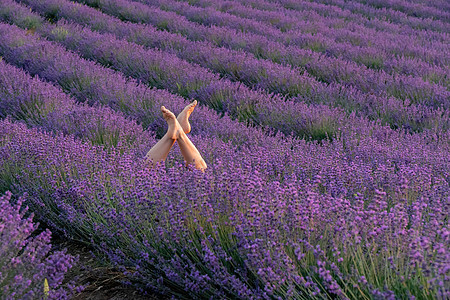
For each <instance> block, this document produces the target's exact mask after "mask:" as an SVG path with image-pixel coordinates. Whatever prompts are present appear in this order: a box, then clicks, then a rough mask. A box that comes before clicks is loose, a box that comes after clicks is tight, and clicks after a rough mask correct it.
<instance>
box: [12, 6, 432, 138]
mask: <svg viewBox="0 0 450 300" xmlns="http://www.w3.org/2000/svg"><path fill="white" fill-rule="evenodd" d="M28 3H29V4H30V5H32V7H33V8H36V9H38V10H39V11H44V12H46V13H47V14H52V16H55V15H56V16H58V17H70V18H72V19H74V20H77V21H78V22H80V23H88V24H89V25H91V26H92V27H93V28H95V29H98V28H100V30H101V31H108V32H112V33H114V34H116V36H119V37H126V38H127V39H128V40H131V41H137V42H139V43H140V44H144V45H149V46H159V48H162V49H164V50H169V51H170V50H173V48H172V47H176V50H175V51H176V54H177V55H178V56H179V57H181V58H187V59H189V60H190V61H194V62H198V63H201V64H202V65H204V66H207V67H210V68H211V67H212V68H213V69H214V70H215V71H219V72H220V71H221V70H222V71H224V69H227V67H224V66H230V69H228V71H227V72H226V74H231V75H232V76H234V77H235V78H234V79H239V80H242V81H244V83H248V82H249V81H250V83H252V82H253V83H256V84H257V86H262V87H266V89H267V88H269V90H271V91H277V90H278V91H283V90H288V91H289V90H291V92H293V90H294V91H295V89H296V88H297V89H296V91H297V93H298V92H302V90H301V89H298V87H299V86H302V85H303V86H310V85H312V86H313V87H315V93H314V95H313V98H314V100H315V99H318V101H322V102H325V103H332V102H335V103H336V102H337V101H336V98H338V97H346V96H348V97H351V98H353V100H350V101H345V102H343V103H342V104H341V106H344V108H346V109H347V110H350V111H352V110H357V109H358V110H360V111H364V112H368V113H367V115H368V116H369V117H370V118H372V119H377V118H380V113H379V111H377V110H376V109H375V111H374V110H373V109H372V108H371V107H370V106H372V105H375V106H379V105H381V103H383V102H382V100H381V99H376V98H375V99H373V100H370V101H368V100H367V99H366V97H367V95H366V96H365V95H364V94H360V93H355V94H353V93H352V91H353V90H352V89H348V88H344V87H342V86H339V85H335V86H333V87H330V86H325V85H318V84H314V83H313V82H311V80H308V78H305V77H303V78H304V79H306V80H301V81H303V82H298V83H295V82H296V81H297V80H298V79H300V78H302V77H301V75H300V74H295V72H294V71H293V70H290V69H287V68H282V67H281V66H279V65H274V64H271V63H269V62H261V61H258V60H255V59H251V58H250V59H248V58H249V57H248V55H244V54H240V53H239V54H237V53H235V52H230V51H227V50H225V49H220V48H213V47H211V45H209V44H206V45H204V44H203V43H201V44H200V43H193V42H189V41H187V40H185V39H182V38H180V36H178V35H172V36H168V35H167V34H165V33H163V32H161V31H156V30H154V28H151V27H147V26H142V25H133V24H131V23H123V22H120V21H119V20H117V19H114V18H111V17H107V16H105V15H103V14H101V13H99V12H97V11H96V10H93V9H90V8H88V7H85V6H80V5H74V4H72V3H71V2H68V1H66V2H61V1H58V2H55V1H46V2H40V3H38V2H36V1H32V2H29V1H28ZM22 9H23V10H24V8H22ZM15 10H16V11H18V10H20V8H16V9H15ZM25 14H31V13H30V12H28V10H27V11H26V13H25ZM120 25H122V26H120ZM62 27H65V28H64V29H63V30H67V24H66V25H64V26H62ZM73 30H74V29H73V28H72V30H70V33H72V31H73ZM48 31H49V30H47V32H48ZM53 31H54V29H52V35H51V38H52V39H56V40H61V39H71V38H70V37H68V36H67V35H64V36H63V37H60V36H56V38H55V37H54V34H53ZM70 36H71V37H72V39H74V38H73V34H71V35H70ZM87 36H89V33H87V34H86V33H85V34H83V37H85V38H86V37H87ZM174 37H175V39H174ZM170 38H171V39H172V40H171V39H170ZM80 40H81V38H80V37H79V36H78V38H76V41H77V42H78V44H77V43H76V42H74V41H73V40H70V45H71V46H70V48H72V49H74V47H75V46H74V45H79V43H81V42H80ZM114 44H115V45H116V48H120V49H121V50H120V51H121V53H123V51H124V49H125V48H126V46H128V47H129V46H130V45H129V44H126V45H125V46H123V45H121V44H120V43H119V42H114ZM65 45H66V43H65ZM172 45H174V46H172ZM202 45H204V47H203V48H202V47H201V46H202ZM87 47H90V46H89V45H87ZM98 47H100V46H98ZM102 48H103V49H110V48H111V47H110V46H109V47H108V48H105V46H103V47H102ZM214 50H217V51H214ZM111 51H114V50H111ZM212 51H214V54H213V55H212V54H211V52H212ZM107 52H108V51H107ZM136 52H137V51H133V53H136ZM196 52H200V53H199V54H197V53H196ZM227 54H228V55H227ZM143 55H145V54H143ZM134 56H135V57H136V56H137V55H136V54H135V55H134ZM145 56H146V55H145ZM90 57H92V55H91V56H90ZM99 57H100V56H99V55H97V56H96V57H95V58H96V59H99ZM134 59H136V58H134ZM103 60H104V59H103V57H101V58H100V61H103ZM110 64H111V63H110ZM241 64H242V65H243V66H239V65H241ZM111 65H114V63H112V64H111ZM177 65H178V64H177ZM114 66H115V67H116V65H114ZM236 67H239V68H242V69H241V70H242V71H241V72H238V71H237V70H236ZM121 70H122V69H121ZM136 72H137V71H136V68H134V73H133V74H132V76H135V77H136V76H137V78H140V79H142V76H140V75H136ZM262 72H263V73H264V74H265V75H266V76H265V77H264V78H263V80H261V79H259V78H258V76H260V74H261V73H262ZM222 73H223V72H222ZM288 78H289V79H288ZM361 78H362V76H361ZM245 79H247V80H245ZM258 79H259V80H258ZM166 80H169V81H170V78H167V79H166ZM288 80H289V81H288ZM292 81H294V82H292ZM308 81H309V83H307V82H308ZM170 82H172V81H170ZM280 83H285V85H286V89H283V86H282V85H281V87H280ZM268 84H270V86H268ZM178 87H179V86H178V85H177V88H178ZM271 87H273V88H271ZM290 87H291V88H290ZM280 88H281V90H280ZM333 90H334V93H333ZM343 90H344V91H343ZM303 92H304V91H303ZM343 93H344V95H342V94H343ZM352 94H353V95H352ZM303 97H305V96H303ZM306 98H309V97H307V96H306ZM326 99H328V100H326ZM305 100H306V99H305ZM311 101H312V100H309V101H308V102H311ZM318 101H314V102H318ZM385 101H386V100H385ZM355 102H356V103H355ZM390 102H391V104H390V108H389V109H390V110H392V112H391V113H389V112H388V113H387V114H386V115H385V116H381V119H383V120H384V121H388V122H390V123H391V125H393V123H392V122H396V123H397V125H396V126H399V124H400V123H398V120H394V119H389V117H390V116H389V114H390V115H391V116H392V114H394V115H399V114H403V115H405V114H406V115H411V113H412V116H413V118H412V120H408V123H412V124H413V125H412V126H411V128H412V129H413V130H416V129H417V128H415V124H414V123H415V122H416V121H417V120H419V118H420V119H422V118H421V117H422V116H423V115H424V114H425V115H428V117H427V118H430V116H431V115H433V112H432V111H430V110H429V109H427V108H425V107H415V106H414V105H413V106H410V107H408V108H406V107H405V106H403V105H402V104H401V103H398V102H397V104H395V103H396V102H395V100H394V99H391V100H390ZM385 103H386V102H385ZM364 106H365V107H364ZM394 107H395V108H394ZM419 114H421V115H422V116H419ZM401 118H402V119H404V117H401ZM421 123H422V124H425V123H423V122H422V121H421Z"/></svg>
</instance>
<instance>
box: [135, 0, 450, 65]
mask: <svg viewBox="0 0 450 300" xmlns="http://www.w3.org/2000/svg"><path fill="white" fill-rule="evenodd" d="M139 1H140V2H144V3H146V4H150V5H152V6H156V7H158V6H159V7H160V8H162V9H164V10H168V11H174V12H176V13H177V14H181V15H182V16H185V17H186V18H187V19H188V20H190V21H193V22H197V23H201V24H204V25H212V24H214V25H216V26H217V25H218V26H221V27H222V26H225V27H228V28H233V29H236V30H242V31H244V32H250V33H254V34H257V35H262V36H264V37H267V38H268V39H269V40H271V41H275V42H279V43H281V44H284V45H286V46H289V45H292V46H299V47H302V48H309V49H312V50H314V51H317V52H323V53H326V54H327V55H333V56H337V57H343V58H346V59H350V60H352V59H354V60H359V61H360V62H361V61H363V58H364V57H365V58H367V59H369V58H370V57H371V56H373V57H375V58H381V59H380V62H379V63H378V64H376V63H373V64H370V60H368V61H366V62H365V64H366V65H368V66H370V67H372V68H380V67H381V66H382V62H383V59H385V58H387V57H388V56H392V54H394V55H396V54H400V53H401V54H402V55H408V56H410V55H413V57H414V58H416V59H421V58H422V57H423V56H424V50H427V51H426V55H427V56H430V55H433V57H435V58H436V59H439V60H443V62H445V61H446V60H447V64H448V58H442V57H441V56H440V55H439V54H440V53H442V52H443V51H445V50H447V49H448V46H447V45H446V43H445V41H444V42H442V43H440V42H434V43H433V44H431V45H430V44H429V42H428V41H427V42H424V41H415V39H414V38H410V37H409V38H408V37H406V36H403V35H400V36H398V35H397V36H396V37H395V38H391V39H389V35H386V34H382V35H380V34H377V33H374V32H369V33H367V34H366V35H365V36H366V40H370V46H365V45H361V44H358V45H353V44H350V43H348V40H346V38H347V36H346V35H345V33H344V34H342V33H341V32H340V31H341V30H340V29H336V28H334V27H332V28H329V27H325V28H324V29H325V30H324V31H319V32H314V31H313V32H310V33H308V32H307V30H305V29H306V28H308V27H310V26H308V25H309V23H308V25H307V26H305V24H304V22H303V23H302V24H301V25H299V26H300V28H298V29H297V30H291V31H288V32H282V31H281V30H279V29H278V28H276V27H275V26H271V24H270V23H269V24H266V22H264V21H259V20H253V19H249V18H248V16H245V18H242V17H237V16H235V15H232V14H229V13H225V12H221V11H217V10H215V9H213V8H209V7H207V8H200V7H194V6H191V5H189V4H188V3H183V2H178V1H174V0H139ZM218 5H221V2H220V4H218ZM252 12H253V10H252V11H251V12H250V14H252ZM265 17H266V16H265ZM279 17H282V15H280V16H279ZM266 18H267V17H266ZM331 18H332V17H331ZM319 28H320V26H317V25H315V26H314V30H315V31H316V30H317V29H319ZM322 28H323V27H322ZM353 30H356V31H360V30H362V31H363V32H364V31H365V32H367V29H365V27H362V26H358V27H356V28H353ZM337 39H339V40H340V41H336V40H337ZM405 46H407V47H406V48H407V49H408V50H405ZM356 50H358V51H356ZM386 50H387V51H386ZM428 50H429V51H428ZM394 57H395V56H394ZM427 59H428V60H429V58H427ZM434 60H435V59H434V58H433V59H432V60H431V61H430V62H432V63H433V64H435V63H434ZM363 62H364V61H363ZM374 62H376V60H374ZM411 63H414V61H412V62H411ZM429 67H431V66H429ZM444 70H445V69H441V72H445V71H444Z"/></svg>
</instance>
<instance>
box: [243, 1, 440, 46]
mask: <svg viewBox="0 0 450 300" xmlns="http://www.w3.org/2000/svg"><path fill="white" fill-rule="evenodd" d="M238 1H239V2H240V3H242V4H244V5H246V6H249V7H252V8H255V9H258V10H264V11H275V12H277V11H280V12H283V13H285V14H286V15H287V16H290V17H294V18H296V17H301V16H302V15H303V13H306V12H307V13H308V14H310V16H311V17H314V19H315V20H320V22H323V21H325V23H327V20H328V21H330V20H336V19H341V20H343V21H345V23H346V24H352V25H351V26H353V24H361V25H364V26H365V27H366V28H373V29H376V30H377V31H382V32H386V33H388V34H389V33H393V34H405V35H412V36H415V37H416V38H418V39H419V40H422V41H424V42H425V43H426V41H425V40H426V38H427V36H428V39H429V41H434V40H436V41H440V42H443V39H445V37H446V34H445V30H444V32H438V31H431V30H424V29H423V26H426V24H421V26H419V28H417V29H415V27H416V26H414V25H411V24H410V25H411V26H409V25H407V24H395V23H392V22H391V21H390V20H389V18H386V16H384V17H383V14H384V13H386V11H387V9H386V8H384V9H382V10H379V12H378V13H370V14H369V16H365V15H364V14H360V13H357V12H354V11H352V10H351V9H350V7H355V6H364V5H363V4H361V3H358V2H356V1H348V2H344V1H341V0H321V1H314V2H308V1H303V2H295V3H294V2H289V3H287V4H286V5H284V6H283V3H278V2H273V1H270V0H261V1H256V0H238ZM319 2H320V3H319ZM338 4H339V5H338ZM295 7H297V8H298V9H297V10H296V9H295ZM374 11H376V9H374ZM395 14H397V15H398V14H400V15H402V13H400V12H395ZM330 16H333V17H334V18H333V19H331V18H329V17H330ZM380 17H381V18H380ZM415 20H416V23H418V24H420V22H421V21H422V23H424V22H425V20H422V19H417V18H415ZM275 21H276V20H275ZM427 21H430V20H427ZM432 22H434V21H432ZM438 23H439V24H440V25H441V26H442V24H443V23H442V22H439V21H438ZM273 25H275V26H280V27H279V28H280V29H281V30H283V31H287V30H289V29H290V28H291V27H292V25H291V24H290V23H287V24H284V23H278V22H276V23H274V24H273ZM435 25H436V24H435ZM433 28H436V26H432V28H431V29H433Z"/></svg>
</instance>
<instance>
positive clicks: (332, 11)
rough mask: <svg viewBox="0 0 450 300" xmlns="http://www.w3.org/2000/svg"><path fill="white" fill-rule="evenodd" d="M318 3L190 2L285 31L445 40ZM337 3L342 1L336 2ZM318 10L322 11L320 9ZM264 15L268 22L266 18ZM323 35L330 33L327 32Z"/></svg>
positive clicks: (439, 36) (416, 40)
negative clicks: (309, 27)
mask: <svg viewBox="0 0 450 300" xmlns="http://www.w3.org/2000/svg"><path fill="white" fill-rule="evenodd" d="M323 1H326V0H323ZM323 1H322V2H323ZM331 1H333V0H331ZM317 2H319V1H315V2H300V3H297V5H301V9H299V10H295V9H293V8H285V7H284V6H283V5H282V4H281V3H277V2H273V1H269V0H260V1H256V0H234V1H233V0H226V1H223V2H222V3H221V5H220V4H219V5H218V3H216V2H215V1H214V0H196V1H190V2H189V3H190V4H191V5H195V6H201V7H209V6H214V7H215V8H216V9H218V10H220V11H230V12H232V14H235V15H239V16H242V17H247V18H252V19H253V18H254V19H255V20H259V21H263V22H266V23H270V24H272V25H273V26H276V27H277V28H279V29H280V30H281V31H283V32H286V31H290V30H297V29H300V27H299V26H301V24H304V25H306V24H315V25H320V24H326V25H327V26H329V27H335V29H340V30H342V31H346V32H348V33H349V34H353V35H361V34H363V35H364V36H368V35H369V33H373V34H375V35H377V36H378V35H379V34H381V33H383V34H386V37H385V38H391V37H394V36H395V35H397V34H402V35H406V36H408V38H411V39H413V40H414V41H415V42H418V41H421V42H422V43H424V45H429V44H430V43H432V42H433V41H439V42H441V43H442V42H443V39H444V38H445V34H444V33H440V32H434V31H429V30H428V31H426V30H423V29H414V28H412V27H410V26H406V25H399V24H394V23H391V22H389V21H388V20H386V19H378V18H376V17H374V16H371V18H368V17H366V16H364V15H358V14H352V13H351V12H350V11H349V10H346V9H341V8H339V7H337V6H333V5H322V4H319V3H317ZM335 2H341V1H340V0H335ZM347 3H348V4H349V5H358V3H357V2H356V1H352V2H347ZM359 5H361V4H359ZM299 7H300V6H299ZM318 7H319V9H317V8H318ZM326 9H328V11H326ZM263 16H266V17H267V18H269V19H263ZM299 21H303V22H299ZM339 24H340V26H339ZM355 28H357V29H358V32H353V31H352V30H350V29H355ZM321 33H323V34H327V32H321ZM368 38H369V37H368Z"/></svg>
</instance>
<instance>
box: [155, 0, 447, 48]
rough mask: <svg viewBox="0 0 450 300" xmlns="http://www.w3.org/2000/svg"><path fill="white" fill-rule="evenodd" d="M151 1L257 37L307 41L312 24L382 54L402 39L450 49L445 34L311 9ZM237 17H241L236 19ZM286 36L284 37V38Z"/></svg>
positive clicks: (324, 32) (205, 0)
mask: <svg viewBox="0 0 450 300" xmlns="http://www.w3.org/2000/svg"><path fill="white" fill-rule="evenodd" d="M149 1H152V2H149V3H150V4H152V5H160V6H161V7H163V8H164V9H171V10H173V9H176V10H177V11H180V10H184V11H185V12H190V13H189V15H190V16H192V17H194V18H195V19H196V22H202V23H204V24H205V22H206V23H208V24H221V25H222V26H223V25H225V26H234V27H236V28H241V29H244V30H248V31H252V32H255V33H258V34H260V33H261V32H264V31H265V30H270V31H269V33H270V32H273V34H272V33H270V35H271V36H273V38H275V39H279V40H280V41H281V42H284V41H286V40H287V41H292V40H293V37H294V36H293V35H292V34H290V31H294V32H293V33H294V34H297V35H298V37H300V38H302V39H307V38H308V36H307V35H306V36H305V35H304V33H305V31H302V30H301V29H305V28H308V27H311V25H316V26H317V25H319V24H323V25H327V26H329V27H331V28H328V30H319V28H317V29H316V30H318V31H316V32H315V33H319V32H320V33H321V34H322V35H323V36H326V37H329V38H331V39H333V40H334V39H336V37H338V36H343V35H344V34H347V35H352V36H358V37H359V39H365V40H362V41H360V46H363V45H365V46H367V44H370V46H371V47H376V48H378V49H379V50H383V51H384V49H386V47H388V45H389V46H390V47H396V48H394V49H402V48H401V47H399V46H398V45H396V44H395V42H396V41H397V42H398V40H399V39H400V40H401V41H403V40H405V41H404V42H403V43H402V44H408V45H409V46H412V45H414V46H420V47H422V48H423V47H426V48H427V49H436V50H444V49H448V47H446V43H445V40H444V41H443V40H442V38H444V37H445V35H443V36H440V39H437V40H432V39H431V40H430V38H432V37H433V35H431V36H430V35H428V36H426V35H424V34H422V35H420V34H419V35H418V32H417V31H415V32H414V33H413V34H410V35H409V36H408V37H406V36H405V32H402V36H400V37H399V36H398V34H395V35H393V34H391V33H390V32H383V33H379V32H377V31H376V30H372V29H369V28H366V27H364V26H361V25H360V23H355V22H348V21H344V20H342V18H335V17H333V15H332V14H331V15H329V16H328V17H325V18H324V17H322V16H320V15H319V14H318V13H316V12H315V11H314V10H311V9H310V10H306V11H305V10H301V11H293V10H287V9H284V10H282V11H279V9H278V10H276V11H265V10H259V9H256V8H253V7H248V6H245V5H242V4H240V3H238V2H236V1H215V0H199V1H196V2H195V3H192V4H191V3H189V4H190V5H194V6H200V7H202V8H204V9H202V10H199V9H195V8H193V7H192V6H190V5H186V4H185V3H183V2H181V3H180V2H178V3H173V1H166V0H149ZM239 2H244V3H246V2H247V0H240V1H239ZM212 8H213V9H212ZM281 8H282V7H281ZM216 10H218V11H216ZM230 12H231V15H230ZM202 14H203V15H202ZM236 15H237V17H239V18H236ZM255 21H257V22H255ZM273 23H275V24H273ZM342 23H344V24H345V26H343V24H342ZM266 24H267V25H271V26H274V27H276V28H278V29H280V30H281V31H277V30H275V31H274V28H273V27H271V26H269V27H267V28H266V26H267V25H266ZM276 24H282V25H281V28H279V27H278V26H277V25H276ZM349 29H352V30H349ZM286 31H287V32H286ZM283 36H284V38H283V39H281V38H282V37H283ZM380 37H381V38H382V39H381V40H383V41H384V43H383V47H378V45H379V41H380ZM364 42H365V44H363V43H364ZM377 42H378V43H377ZM403 51H404V49H403Z"/></svg>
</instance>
